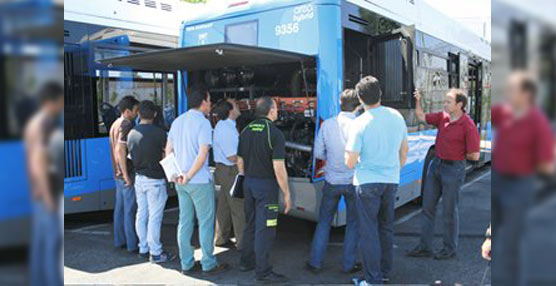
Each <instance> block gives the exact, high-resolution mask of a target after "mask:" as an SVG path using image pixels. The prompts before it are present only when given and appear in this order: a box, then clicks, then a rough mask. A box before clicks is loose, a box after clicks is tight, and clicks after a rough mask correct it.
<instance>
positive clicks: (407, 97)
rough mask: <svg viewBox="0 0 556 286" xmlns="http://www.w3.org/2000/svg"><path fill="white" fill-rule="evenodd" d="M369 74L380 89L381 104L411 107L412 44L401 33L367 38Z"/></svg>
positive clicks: (408, 38)
mask: <svg viewBox="0 0 556 286" xmlns="http://www.w3.org/2000/svg"><path fill="white" fill-rule="evenodd" d="M369 48H370V53H369V57H370V59H369V62H370V71H371V74H372V75H373V76H375V77H377V78H378V79H379V81H380V84H381V88H382V93H383V96H382V103H383V104H384V105H387V106H390V107H394V108H412V102H413V100H412V98H413V96H412V94H413V90H414V89H415V88H414V84H413V43H412V41H411V38H410V37H408V36H405V35H403V34H402V33H396V34H390V35H381V36H377V37H370V38H369Z"/></svg>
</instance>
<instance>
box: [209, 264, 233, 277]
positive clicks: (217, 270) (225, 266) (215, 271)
mask: <svg viewBox="0 0 556 286" xmlns="http://www.w3.org/2000/svg"><path fill="white" fill-rule="evenodd" d="M228 270H230V265H229V264H228V263H222V264H218V265H217V266H216V267H213V268H212V269H211V270H208V271H203V274H204V275H216V274H220V273H223V272H226V271H228Z"/></svg>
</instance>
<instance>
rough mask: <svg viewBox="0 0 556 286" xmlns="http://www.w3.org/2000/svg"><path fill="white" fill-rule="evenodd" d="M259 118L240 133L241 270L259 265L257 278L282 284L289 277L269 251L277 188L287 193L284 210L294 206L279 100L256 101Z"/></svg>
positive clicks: (265, 98)
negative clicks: (277, 269)
mask: <svg viewBox="0 0 556 286" xmlns="http://www.w3.org/2000/svg"><path fill="white" fill-rule="evenodd" d="M255 115H256V116H257V117H258V118H257V119H256V120H254V121H253V122H251V123H249V125H247V127H246V128H245V129H243V131H242V132H241V135H240V138H239V146H238V152H237V155H238V161H237V165H238V170H239V173H240V174H244V175H245V181H244V184H243V190H244V196H245V199H244V206H245V222H246V224H245V233H244V235H243V247H242V251H241V261H240V264H241V265H240V270H241V271H242V272H246V271H251V270H253V269H255V267H256V280H257V282H263V283H282V282H286V281H287V278H286V277H285V276H283V275H280V274H277V273H275V272H273V271H272V266H271V265H270V263H269V256H270V250H271V247H272V243H273V242H274V238H275V236H276V226H277V225H278V208H279V206H278V189H279V188H280V189H281V190H282V192H283V193H284V203H285V210H284V212H285V213H288V212H289V211H290V209H291V207H292V203H291V198H290V189H289V186H288V174H287V172H286V165H285V156H286V140H285V138H284V135H283V134H282V132H281V131H280V130H279V129H278V128H277V127H276V126H275V125H274V123H273V122H274V121H275V120H276V119H277V118H278V108H277V106H276V102H275V101H274V100H273V99H272V98H270V97H262V98H260V99H258V100H257V105H256V108H255Z"/></svg>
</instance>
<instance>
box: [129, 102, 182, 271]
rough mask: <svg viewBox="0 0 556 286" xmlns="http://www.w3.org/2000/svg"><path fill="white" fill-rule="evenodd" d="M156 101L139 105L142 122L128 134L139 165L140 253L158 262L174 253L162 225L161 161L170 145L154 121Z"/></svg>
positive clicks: (137, 224)
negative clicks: (162, 235)
mask: <svg viewBox="0 0 556 286" xmlns="http://www.w3.org/2000/svg"><path fill="white" fill-rule="evenodd" d="M156 113H157V112H156V105H155V104H154V102H152V101H150V100H145V101H143V102H141V105H139V117H140V118H141V122H140V124H139V125H137V126H135V127H134V128H133V129H132V130H131V131H130V132H129V135H128V137H127V146H128V149H129V153H130V154H131V160H132V161H133V166H134V168H135V173H136V175H135V195H136V197H137V220H136V221H135V229H136V230H137V236H139V255H140V256H141V257H143V258H147V257H149V254H150V259H151V261H152V262H154V263H163V262H167V261H170V260H172V259H173V258H174V256H173V255H172V254H170V253H168V252H165V251H163V250H162V243H160V228H161V226H162V216H163V214H164V207H165V206H166V200H167V199H168V194H167V193H166V179H165V178H164V170H163V169H162V166H161V165H160V163H159V162H160V160H162V156H163V152H164V151H163V150H164V147H165V146H166V132H165V131H164V130H163V129H162V128H160V127H158V126H156V125H154V124H153V121H154V118H155V117H156Z"/></svg>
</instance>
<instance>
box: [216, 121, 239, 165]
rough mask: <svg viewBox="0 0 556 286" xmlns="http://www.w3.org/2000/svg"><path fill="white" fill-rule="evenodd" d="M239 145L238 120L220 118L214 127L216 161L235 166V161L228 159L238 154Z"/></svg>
mask: <svg viewBox="0 0 556 286" xmlns="http://www.w3.org/2000/svg"><path fill="white" fill-rule="evenodd" d="M238 145H239V132H237V127H236V122H235V121H234V120H231V119H226V120H220V121H218V123H217V124H216V126H215V127H214V146H213V148H212V150H213V153H214V162H216V163H221V164H224V165H226V166H234V165H235V163H234V162H232V161H230V160H228V157H232V156H235V155H237V146H238Z"/></svg>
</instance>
